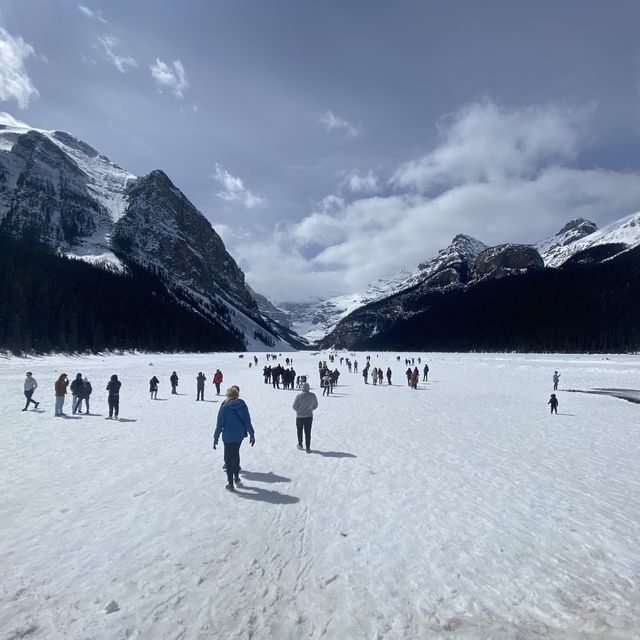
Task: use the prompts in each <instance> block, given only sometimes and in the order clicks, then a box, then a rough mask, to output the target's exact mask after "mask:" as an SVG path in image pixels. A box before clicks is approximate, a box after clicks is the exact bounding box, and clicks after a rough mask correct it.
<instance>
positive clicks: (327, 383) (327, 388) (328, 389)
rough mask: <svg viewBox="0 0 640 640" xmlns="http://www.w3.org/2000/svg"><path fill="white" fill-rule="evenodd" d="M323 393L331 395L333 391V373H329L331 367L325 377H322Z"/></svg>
mask: <svg viewBox="0 0 640 640" xmlns="http://www.w3.org/2000/svg"><path fill="white" fill-rule="evenodd" d="M322 386H323V389H322V395H323V396H324V395H327V396H328V395H329V394H330V393H333V389H332V386H333V385H332V384H331V374H330V373H329V369H326V373H325V374H324V377H323V378H322Z"/></svg>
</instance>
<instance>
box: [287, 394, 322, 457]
mask: <svg viewBox="0 0 640 640" xmlns="http://www.w3.org/2000/svg"><path fill="white" fill-rule="evenodd" d="M317 408H318V398H317V397H316V394H315V393H312V392H311V391H309V383H308V382H304V383H303V384H302V391H301V392H300V393H299V394H298V395H297V396H296V398H295V400H294V401H293V409H294V411H295V412H296V428H297V430H298V449H302V432H303V431H304V443H305V448H306V450H307V453H311V424H312V423H313V412H314V411H315V410H316V409H317Z"/></svg>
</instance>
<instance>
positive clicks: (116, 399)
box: [107, 373, 122, 420]
mask: <svg viewBox="0 0 640 640" xmlns="http://www.w3.org/2000/svg"><path fill="white" fill-rule="evenodd" d="M121 386H122V383H121V382H120V380H118V376H117V375H116V374H115V373H114V374H113V375H112V376H111V380H109V382H107V391H108V392H109V396H108V397H107V403H108V404H109V418H108V419H109V420H111V419H115V420H117V419H118V412H119V411H120V387H121Z"/></svg>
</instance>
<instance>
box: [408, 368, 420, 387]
mask: <svg viewBox="0 0 640 640" xmlns="http://www.w3.org/2000/svg"><path fill="white" fill-rule="evenodd" d="M419 379H420V375H419V374H418V368H417V367H416V368H415V369H414V370H413V372H412V373H411V380H410V381H409V386H410V387H411V388H412V389H417V388H418V380H419Z"/></svg>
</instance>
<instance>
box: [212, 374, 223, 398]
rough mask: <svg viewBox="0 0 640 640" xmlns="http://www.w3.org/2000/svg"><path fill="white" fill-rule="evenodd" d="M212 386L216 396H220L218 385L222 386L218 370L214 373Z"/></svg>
mask: <svg viewBox="0 0 640 640" xmlns="http://www.w3.org/2000/svg"><path fill="white" fill-rule="evenodd" d="M213 384H215V385H216V395H217V396H219V395H220V385H221V384H222V371H220V369H216V372H215V373H214V374H213Z"/></svg>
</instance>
